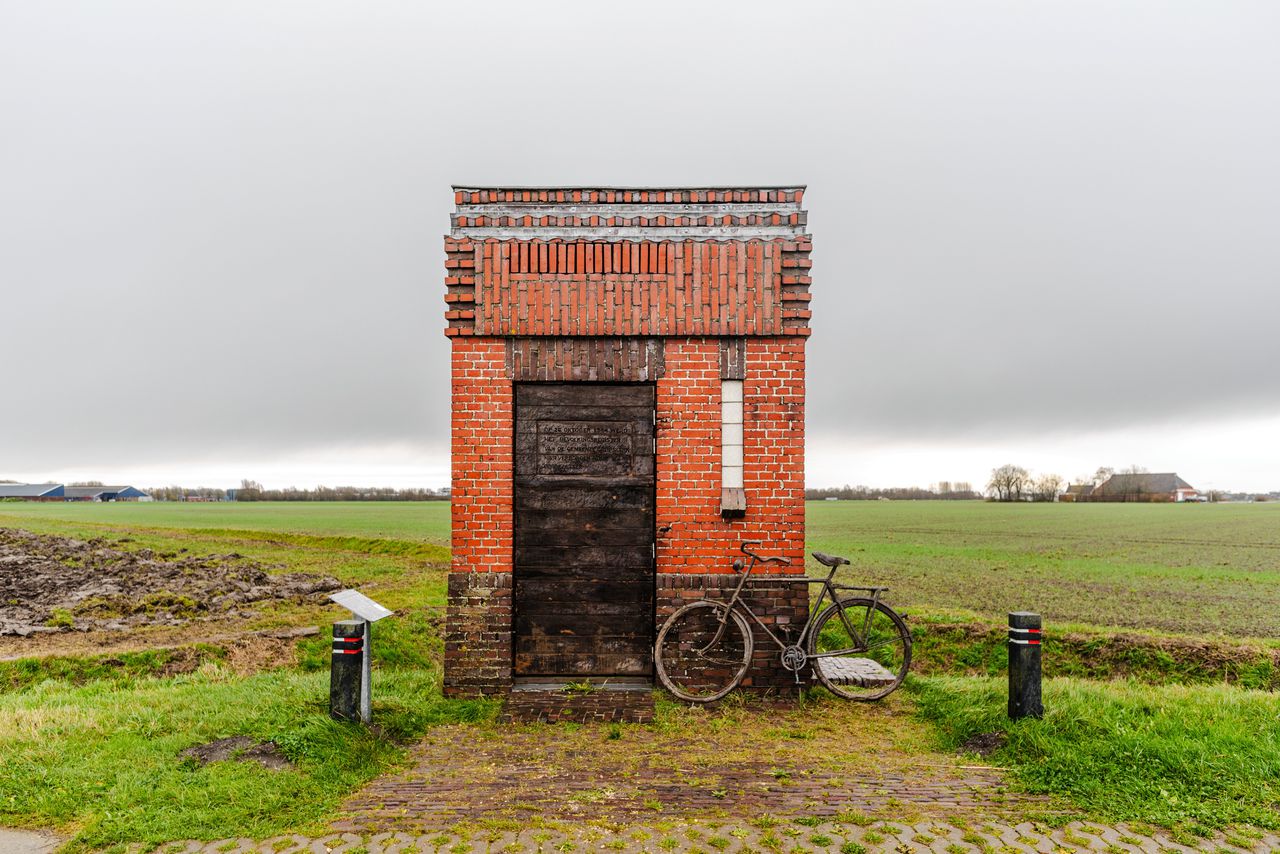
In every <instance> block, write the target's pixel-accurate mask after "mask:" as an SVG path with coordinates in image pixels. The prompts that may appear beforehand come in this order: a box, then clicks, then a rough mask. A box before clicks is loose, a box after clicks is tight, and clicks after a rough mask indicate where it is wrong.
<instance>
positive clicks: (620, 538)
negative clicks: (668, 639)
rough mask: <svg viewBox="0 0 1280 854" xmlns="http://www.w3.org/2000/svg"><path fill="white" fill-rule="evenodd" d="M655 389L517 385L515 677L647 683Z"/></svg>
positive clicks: (651, 631)
mask: <svg viewBox="0 0 1280 854" xmlns="http://www.w3.org/2000/svg"><path fill="white" fill-rule="evenodd" d="M653 452H654V387H653V385H651V384H630V385H621V384H618V385H615V384H610V383H521V384H518V385H517V386H516V430H515V566H514V572H515V577H514V584H515V590H514V614H513V621H514V631H515V637H514V638H513V641H514V643H513V647H514V658H515V661H514V670H515V674H516V676H553V677H579V678H580V677H589V676H648V675H650V674H651V673H652V664H653V661H652V658H653V634H654V625H653V624H654V580H655V579H654V567H655V562H654V499H655V495H654V465H653V458H654V453H653Z"/></svg>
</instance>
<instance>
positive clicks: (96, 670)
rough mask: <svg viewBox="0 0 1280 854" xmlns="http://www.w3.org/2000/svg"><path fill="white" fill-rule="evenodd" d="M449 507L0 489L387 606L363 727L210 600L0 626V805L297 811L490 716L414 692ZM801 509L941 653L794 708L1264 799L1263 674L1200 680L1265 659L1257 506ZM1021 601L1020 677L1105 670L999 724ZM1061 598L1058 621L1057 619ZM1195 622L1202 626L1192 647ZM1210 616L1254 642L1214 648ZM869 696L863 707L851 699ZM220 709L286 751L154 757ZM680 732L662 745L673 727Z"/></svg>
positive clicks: (198, 825) (296, 818)
mask: <svg viewBox="0 0 1280 854" xmlns="http://www.w3.org/2000/svg"><path fill="white" fill-rule="evenodd" d="M448 518H449V514H448V504H447V503H444V502H435V503H423V504H409V503H404V504H401V503H351V504H305V503H298V504H265V503H264V504H191V505H168V504H150V505H147V504H117V505H89V504H18V503H0V526H15V527H24V528H29V529H32V530H37V531H44V532H51V533H59V534H64V535H74V536H78V537H92V536H105V537H107V538H109V539H120V538H122V537H127V538H128V539H129V540H131V543H130V544H129V546H128V547H129V548H144V547H145V548H152V549H155V550H157V551H174V550H176V549H178V548H189V549H190V550H192V551H193V552H197V553H199V552H227V551H238V552H240V553H242V554H245V555H247V556H249V557H251V558H253V559H254V560H257V561H260V562H262V563H264V564H269V565H273V566H276V567H279V568H280V569H281V570H290V571H306V572H322V573H326V574H331V575H334V576H336V577H337V578H338V579H339V580H340V581H341V582H342V583H344V584H346V585H350V586H359V587H360V588H361V589H362V590H365V591H366V592H368V593H370V594H371V595H373V596H374V597H375V598H377V599H379V600H381V601H384V602H386V604H388V605H389V606H391V607H392V608H395V609H396V610H397V611H398V617H397V618H396V619H394V620H388V621H386V622H385V623H383V624H379V627H378V632H377V634H376V636H375V644H374V649H375V663H376V666H377V667H378V675H377V677H376V678H377V685H378V688H377V691H378V694H377V697H378V716H379V720H380V723H381V724H382V727H383V729H382V730H381V731H380V733H377V734H370V733H369V732H367V731H366V730H364V729H362V728H360V727H353V726H347V725H339V724H334V723H332V722H330V721H329V720H328V718H327V715H326V714H325V691H326V687H327V674H326V673H325V672H324V668H325V667H326V666H327V656H328V652H327V642H326V640H325V638H323V637H319V638H308V639H304V640H302V641H300V642H298V644H297V648H296V650H293V651H292V652H291V653H290V655H289V656H288V657H287V658H286V659H283V660H272V661H266V662H258V663H256V664H254V663H251V664H250V666H247V667H243V668H242V667H240V666H239V665H237V663H236V661H235V657H234V655H232V654H231V653H230V652H229V651H228V650H229V649H230V648H229V647H228V645H227V644H226V643H225V642H224V641H221V640H219V639H218V638H216V637H209V636H208V635H209V634H210V633H211V632H216V631H223V632H225V631H227V629H228V627H227V626H225V625H220V626H217V627H212V628H211V627H209V626H207V625H203V624H200V623H193V624H191V625H190V626H188V627H185V628H176V629H175V628H157V629H155V630H140V631H136V632H130V633H128V634H129V637H128V638H127V643H125V645H124V646H118V647H117V646H110V645H111V644H117V645H118V644H119V643H120V642H118V641H113V640H110V639H107V638H103V637H98V636H96V635H98V634H101V633H88V634H86V635H81V634H78V633H70V634H62V635H54V636H46V637H52V639H53V640H57V641H59V642H65V643H69V644H71V646H69V647H66V648H61V649H60V652H61V654H60V655H58V656H56V657H45V658H41V659H32V658H26V659H19V660H10V661H5V660H3V659H4V658H5V657H6V656H10V657H11V656H13V655H15V654H17V655H32V654H33V652H48V651H49V650H41V649H39V648H38V647H29V646H23V644H26V643H27V642H28V641H30V640H31V639H26V640H18V639H14V638H6V639H0V641H2V642H0V755H3V756H4V757H5V773H4V774H0V824H6V823H7V824H19V825H30V826H53V827H58V828H60V829H62V830H63V831H64V832H68V833H71V834H75V842H74V845H73V847H101V846H112V845H116V844H118V843H122V842H124V841H129V840H140V841H148V842H160V841H163V840H169V839H177V838H187V837H195V838H220V837H227V836H242V835H251V836H260V837H261V836H268V835H271V834H274V833H278V832H282V831H284V830H291V829H302V830H306V829H315V828H317V827H319V826H320V823H321V822H322V820H323V817H324V816H326V815H329V814H331V812H332V810H333V809H334V808H336V806H337V805H338V804H339V803H340V802H341V800H342V798H343V797H344V795H345V793H346V792H347V791H349V790H350V789H351V788H353V787H355V786H358V785H359V784H360V783H361V782H363V781H365V780H368V779H370V778H372V777H373V776H375V775H377V774H378V773H381V772H384V771H386V770H387V769H389V768H392V767H394V766H395V765H396V764H397V763H398V762H399V761H400V760H401V758H402V757H403V755H404V746H405V744H406V743H407V742H408V741H409V740H411V739H412V738H414V737H415V736H417V735H418V734H420V733H422V732H424V731H425V730H426V729H427V728H429V727H431V726H434V725H436V724H438V723H442V722H471V725H473V726H479V727H489V726H493V724H492V722H491V721H492V717H493V712H494V706H493V704H487V703H474V702H464V701H448V700H445V699H443V697H441V695H440V690H439V682H440V648H441V638H440V623H441V617H442V614H443V605H444V589H445V574H446V569H447V561H448V551H447V549H446V548H445V547H444V544H445V543H447V535H448ZM808 519H809V545H810V547H811V548H813V549H820V550H823V551H829V552H834V553H837V554H844V555H846V556H848V557H849V558H850V559H851V560H853V566H852V567H851V568H850V570H849V574H850V576H851V577H852V578H857V579H863V580H865V581H866V582H867V583H871V582H875V583H887V584H890V585H891V586H892V587H893V591H892V597H891V598H892V601H893V602H894V603H895V604H898V605H903V606H906V608H907V609H908V610H909V611H910V612H911V613H912V615H913V617H914V618H915V619H914V620H913V625H914V628H913V631H914V632H915V633H916V634H917V649H918V652H919V656H920V658H919V668H918V672H921V673H925V674H948V675H924V676H913V677H912V679H911V680H910V681H909V683H908V686H907V690H906V691H904V692H902V693H900V694H899V695H895V698H894V700H893V704H892V705H891V706H889V707H881V708H878V709H870V710H864V709H863V708H862V707H857V706H854V707H850V706H843V705H841V706H833V705H832V704H831V703H830V702H819V703H817V704H815V705H812V706H809V707H807V709H805V710H802V711H801V712H799V713H798V715H799V717H796V718H795V720H797V721H799V722H800V723H799V724H797V725H798V726H803V727H812V728H816V729H822V728H823V727H830V726H831V724H832V722H833V721H840V722H841V723H840V726H841V727H844V728H847V731H848V732H851V733H854V732H860V731H864V730H865V731H866V732H867V733H868V734H869V733H871V732H872V731H874V730H876V728H877V727H883V726H886V725H888V724H889V723H891V724H892V728H891V730H883V732H886V733H888V732H892V736H891V739H892V741H893V743H894V746H893V748H892V749H893V750H894V751H897V753H895V754H894V755H895V756H897V757H898V760H895V761H915V760H917V759H920V758H922V757H926V756H927V757H928V759H927V761H929V762H938V761H944V762H945V761H955V760H954V758H950V759H949V758H948V757H949V754H947V753H945V752H944V753H938V752H936V751H938V750H943V751H950V750H953V749H954V748H955V746H956V745H957V744H960V743H962V742H963V741H964V740H965V739H966V738H967V737H968V736H970V735H972V734H975V733H982V732H990V731H993V730H1006V731H1007V733H1008V742H1007V744H1006V746H1005V747H1004V748H1002V749H1001V750H1000V751H999V752H998V753H997V754H996V755H995V756H994V757H993V760H994V761H998V762H1000V763H1002V764H1005V765H1007V766H1008V767H1010V768H1011V769H1012V771H1013V773H1014V774H1015V776H1016V779H1017V780H1018V781H1019V785H1021V786H1022V787H1024V788H1026V789H1027V790H1029V791H1033V792H1057V793H1059V794H1060V795H1062V796H1063V797H1064V798H1065V800H1066V802H1067V803H1070V804H1072V805H1074V807H1075V808H1077V809H1080V810H1082V811H1083V812H1084V814H1086V815H1093V816H1097V817H1099V818H1102V819H1116V820H1119V819H1124V820H1130V821H1132V820H1142V821H1152V822H1157V823H1160V824H1163V825H1166V826H1176V827H1182V828H1184V829H1186V828H1190V829H1191V830H1192V831H1193V832H1194V831H1195V829H1196V828H1197V827H1220V826H1223V825H1226V824H1230V823H1238V822H1250V823H1255V824H1260V825H1265V826H1276V825H1277V824H1280V816H1278V815H1277V814H1276V812H1275V802H1276V798H1277V797H1280V792H1277V790H1276V788H1275V786H1274V785H1273V784H1272V783H1271V782H1267V783H1266V784H1265V785H1262V784H1255V783H1256V781H1259V780H1266V781H1274V780H1275V779H1280V742H1278V741H1277V738H1276V736H1275V733H1278V732H1280V699H1278V698H1277V694H1276V693H1274V691H1270V692H1268V691H1254V690H1245V689H1244V688H1241V687H1235V686H1224V685H1222V684H1205V683H1212V682H1217V683H1221V682H1222V681H1223V680H1224V678H1226V677H1230V678H1231V681H1233V682H1235V683H1237V684H1238V685H1254V686H1264V687H1271V688H1274V687H1275V686H1276V684H1277V681H1276V680H1277V673H1276V670H1277V668H1276V666H1275V662H1276V660H1277V657H1276V649H1275V646H1274V641H1268V640H1267V639H1268V638H1273V637H1276V636H1277V633H1280V505H1266V504H1261V505H1218V506H1214V505H1198V506H1172V505H1163V506H1162V505H1138V506H1130V505H1081V506H1071V505H1057V506H1053V505H1012V506H1011V505H995V504H985V503H946V502H920V503H915V502H901V503H899V502H815V503H811V504H810V505H809V508H808ZM810 569H811V571H816V570H817V567H816V566H813V567H811V568H810ZM1021 608H1032V609H1036V610H1040V611H1041V612H1042V613H1043V614H1044V615H1045V618H1046V625H1047V626H1048V628H1049V631H1050V642H1049V644H1048V645H1046V647H1045V649H1046V656H1047V658H1048V659H1052V661H1053V663H1052V664H1051V665H1047V666H1046V672H1047V674H1049V675H1053V674H1054V673H1063V674H1078V675H1090V676H1104V677H1107V678H1108V679H1110V677H1115V676H1122V677H1126V678H1125V679H1122V680H1119V681H1097V680H1082V679H1078V678H1062V679H1050V680H1048V681H1047V682H1046V686H1045V692H1046V705H1047V708H1048V710H1049V713H1048V716H1047V717H1046V719H1045V720H1044V721H1027V722H1022V723H1020V724H1017V725H1014V726H1010V725H1009V724H1008V722H1007V721H1006V720H1005V719H1004V717H1003V714H1002V709H1003V695H1002V690H1003V687H1002V685H1003V683H1002V680H1001V679H1000V678H999V674H1000V673H1001V672H1002V671H1001V667H1002V664H1003V662H1002V659H1003V649H1004V647H1003V642H1002V632H1001V629H1000V626H1001V624H1002V623H1003V617H1004V613H1005V612H1006V611H1007V610H1011V609H1021ZM333 617H334V609H333V608H329V607H324V606H318V605H300V604H297V603H288V602H281V603H279V604H278V605H276V606H272V607H266V608H261V609H259V612H258V613H257V614H256V615H254V616H253V617H251V618H246V619H244V620H243V621H242V622H241V623H240V624H239V625H238V626H236V629H237V630H239V631H250V630H261V629H271V628H274V627H284V626H297V625H324V624H325V623H327V622H329V621H330V620H332V619H333ZM1070 623H1076V624H1081V625H1083V626H1084V627H1085V628H1083V629H1079V628H1071V629H1070V630H1069V631H1068V629H1067V627H1066V624H1070ZM1088 627H1092V628H1088ZM1134 628H1140V629H1145V630H1153V631H1154V632H1155V633H1154V634H1152V636H1151V638H1152V640H1151V644H1150V645H1148V646H1143V647H1134V646H1133V645H1132V644H1128V643H1124V644H1118V645H1117V644H1116V643H1115V642H1114V641H1115V637H1114V635H1115V630H1116V629H1125V630H1128V629H1134ZM1072 632H1085V633H1084V634H1080V635H1078V636H1075V635H1072V634H1071V633H1072ZM1088 632H1094V633H1095V634H1089V633H1088ZM1203 634H1219V635H1223V636H1224V640H1223V641H1222V642H1221V644H1220V645H1218V646H1215V645H1213V644H1212V643H1209V644H1206V643H1205V642H1204V641H1202V640H1201V638H1199V637H1198V636H1199V635H1203ZM1236 636H1253V637H1255V638H1258V639H1259V640H1257V641H1255V642H1254V644H1255V645H1254V646H1250V647H1240V648H1236V647H1229V646H1227V645H1226V640H1225V638H1232V637H1236ZM1073 637H1075V640H1072V638H1073ZM77 644H78V646H77ZM102 644H107V646H101V645H102ZM175 644H188V645H189V644H199V645H200V646H199V649H200V650H201V654H200V656H199V657H198V658H197V664H198V666H196V668H195V669H194V670H190V671H188V672H185V673H180V674H178V675H166V674H167V673H168V670H166V661H167V659H166V657H165V655H164V654H157V653H153V652H147V651H144V650H149V649H154V648H156V647H166V646H172V645H175ZM1055 644H1056V646H1055ZM1170 644H1172V645H1170ZM1266 644H1271V645H1270V646H1268V645H1266ZM128 649H133V650H140V651H137V652H129V651H127V650H128ZM1187 649H1194V650H1195V652H1196V656H1198V657H1197V658H1196V659H1195V660H1194V661H1191V662H1190V663H1188V662H1186V661H1182V660H1181V659H1180V658H1179V656H1180V655H1181V654H1182V651H1185V650H1187ZM1135 650H1136V652H1135ZM1170 650H1172V652H1171V651H1170ZM1242 650H1243V651H1242ZM53 651H55V652H58V651H59V650H57V649H55V650H53ZM104 651H105V652H104ZM1232 656H1235V658H1234V659H1232ZM1232 662H1234V663H1232ZM1228 664H1230V668H1228V667H1227V665H1228ZM264 668H265V669H264ZM1055 668H1056V669H1055ZM1232 668H1233V669H1232ZM963 674H967V675H963ZM993 676H994V678H992V677H993ZM1133 679H1142V680H1146V681H1147V682H1149V683H1156V684H1157V687H1152V686H1151V685H1141V684H1138V683H1137V682H1135V681H1132V680H1133ZM1178 683H1181V684H1178ZM884 708H888V709H889V710H890V717H889V718H888V719H882V718H877V717H875V716H876V715H881V716H883V715H884V713H885V712H884ZM913 710H914V711H913ZM681 714H682V712H681V710H680V709H679V708H678V707H674V706H671V705H667V706H664V707H662V710H661V711H660V720H659V723H658V727H659V729H662V728H663V727H667V728H672V727H674V728H675V729H679V727H678V726H677V725H676V722H677V721H678V720H679V719H680V718H679V716H680V715H681ZM723 714H725V715H736V716H737V717H733V718H725V720H726V721H732V725H733V726H742V727H745V728H747V731H748V733H749V734H754V735H753V737H756V736H758V738H759V739H761V742H762V743H767V742H768V740H769V739H773V738H780V737H781V736H777V735H776V733H777V732H779V730H778V724H777V715H778V714H779V713H778V712H777V711H772V710H770V709H769V708H764V709H760V710H754V711H753V710H750V709H745V710H744V709H741V708H739V709H734V710H726V711H725V712H724V713H723ZM913 715H915V716H917V717H915V718H914V719H913ZM841 716H843V717H841ZM913 721H914V722H913ZM241 734H243V735H249V736H252V737H255V738H262V739H268V738H269V739H272V740H274V741H276V742H277V743H278V744H280V745H281V747H282V749H283V750H284V752H285V753H286V755H287V756H288V757H289V758H290V759H292V760H293V761H294V762H295V763H296V769H295V770H292V771H287V772H280V773H276V772H267V771H265V770H262V769H258V768H256V767H255V766H252V765H247V764H243V763H220V764H216V765H210V766H205V767H194V766H192V765H190V764H188V763H185V762H183V761H182V760H180V759H178V758H177V752H178V751H179V750H181V749H182V748H184V747H188V746H191V745H195V744H199V743H202V742H204V741H208V740H210V739H213V738H218V737H224V736H230V735H241ZM685 735H686V736H688V734H687V733H686V734H685ZM867 737H871V736H870V735H868V736H867ZM695 741H696V739H695ZM681 745H682V746H681V748H680V750H681V751H687V750H689V749H690V747H689V739H688V738H685V740H683V741H681ZM913 757H914V759H913ZM1135 768H1136V769H1139V770H1140V771H1141V773H1140V774H1138V775H1133V774H1131V773H1130V772H1131V771H1132V770H1133V769H1135ZM337 781H341V783H340V784H336V783H337Z"/></svg>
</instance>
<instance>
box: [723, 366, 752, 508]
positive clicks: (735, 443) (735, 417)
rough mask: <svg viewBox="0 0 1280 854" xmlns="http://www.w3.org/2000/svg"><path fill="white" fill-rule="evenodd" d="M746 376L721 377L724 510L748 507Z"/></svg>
mask: <svg viewBox="0 0 1280 854" xmlns="http://www.w3.org/2000/svg"><path fill="white" fill-rule="evenodd" d="M742 463H743V460H742V380H721V381H720V486H721V491H720V512H721V513H723V514H725V515H741V514H742V513H743V512H745V511H746V509H747V498H746V493H745V491H744V489H743V485H742Z"/></svg>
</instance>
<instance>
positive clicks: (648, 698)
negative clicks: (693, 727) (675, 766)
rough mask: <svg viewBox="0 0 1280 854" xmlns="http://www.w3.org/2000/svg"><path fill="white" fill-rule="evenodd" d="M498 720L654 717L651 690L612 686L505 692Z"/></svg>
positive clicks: (639, 720)
mask: <svg viewBox="0 0 1280 854" xmlns="http://www.w3.org/2000/svg"><path fill="white" fill-rule="evenodd" d="M498 720H499V721H500V722H501V723H559V722H561V721H574V722H577V723H591V722H593V721H603V722H611V723H633V724H643V723H649V722H650V721H652V720H653V692H652V691H636V690H613V689H611V688H608V687H603V688H597V689H593V690H589V691H566V690H564V689H562V688H561V689H555V690H537V689H524V688H522V689H519V690H514V691H512V692H511V693H510V694H508V695H507V697H506V700H505V701H504V703H503V707H502V714H501V715H500V716H499V718H498Z"/></svg>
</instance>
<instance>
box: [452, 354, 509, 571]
mask: <svg viewBox="0 0 1280 854" xmlns="http://www.w3.org/2000/svg"><path fill="white" fill-rule="evenodd" d="M513 419H514V413H513V410H512V384H511V381H510V380H509V379H508V378H507V372H506V347H505V345H504V343H503V341H502V339H500V338H459V339H456V340H455V341H454V342H453V419H452V452H453V501H452V506H453V571H454V572H510V571H511V548H512V526H513V520H512V512H511V495H512V484H511V481H512V477H513V470H512V458H511V451H512V447H511V445H512V435H513V423H514V422H513Z"/></svg>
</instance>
